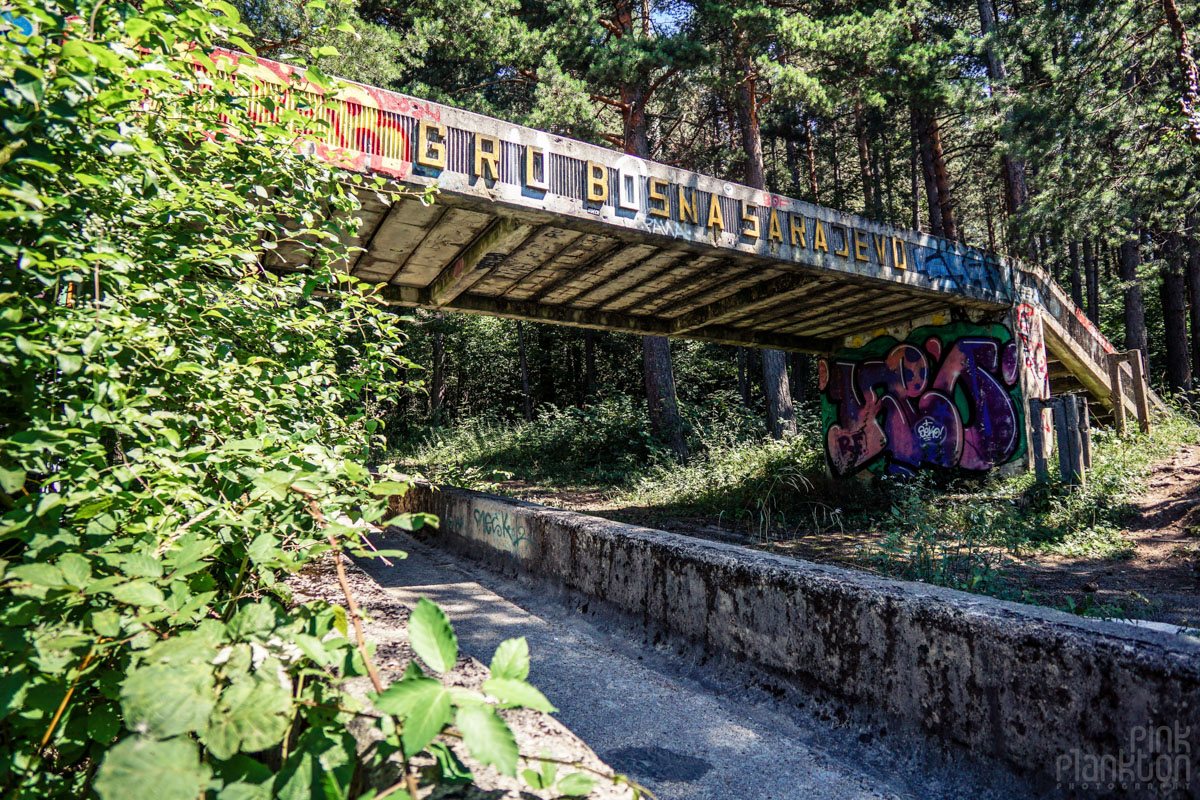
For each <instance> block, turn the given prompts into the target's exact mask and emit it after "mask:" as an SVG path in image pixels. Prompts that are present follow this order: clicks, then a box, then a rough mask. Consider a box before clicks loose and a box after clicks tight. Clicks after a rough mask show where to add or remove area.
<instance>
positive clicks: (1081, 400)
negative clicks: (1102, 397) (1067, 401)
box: [1075, 394, 1092, 472]
mask: <svg viewBox="0 0 1200 800" xmlns="http://www.w3.org/2000/svg"><path fill="white" fill-rule="evenodd" d="M1075 401H1076V402H1077V403H1078V404H1079V439H1080V444H1081V448H1080V451H1079V453H1080V456H1081V457H1082V461H1081V462H1080V464H1081V465H1082V466H1083V470H1084V472H1086V471H1087V470H1090V469H1091V468H1092V418H1091V416H1090V415H1089V414H1088V399H1087V397H1086V396H1085V395H1082V394H1081V395H1076V397H1075Z"/></svg>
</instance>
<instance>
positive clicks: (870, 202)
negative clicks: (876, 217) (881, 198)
mask: <svg viewBox="0 0 1200 800" xmlns="http://www.w3.org/2000/svg"><path fill="white" fill-rule="evenodd" d="M854 140H855V142H856V143H857V144H858V174H859V177H860V179H861V180H862V193H863V214H864V215H871V214H874V212H875V191H874V189H875V187H874V181H873V180H872V179H871V151H870V148H869V146H868V144H867V125H866V122H865V121H864V120H863V106H862V98H861V97H859V96H858V95H855V97H854Z"/></svg>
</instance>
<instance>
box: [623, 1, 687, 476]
mask: <svg viewBox="0 0 1200 800" xmlns="http://www.w3.org/2000/svg"><path fill="white" fill-rule="evenodd" d="M615 6H616V19H617V26H618V30H619V31H621V35H622V36H631V35H633V32H634V29H633V8H632V4H631V3H630V2H629V1H628V0H616V3H615ZM642 10H643V19H642V26H643V35H645V34H646V33H647V32H648V27H649V25H650V18H649V15H648V14H646V13H645V12H646V9H645V8H643V9H642ZM620 94H621V103H622V108H623V111H622V120H621V121H622V123H623V125H622V128H623V130H622V134H623V137H622V138H623V139H624V142H625V152H626V153H629V154H631V155H635V156H638V157H639V158H647V159H648V158H650V136H649V124H648V122H647V120H646V105H647V103H648V102H649V99H650V98H649V97H648V95H647V91H646V86H645V85H644V84H641V83H630V84H625V85H623V86H621V87H620ZM642 374H643V377H644V378H645V381H646V406H647V409H648V411H649V413H650V426H651V428H652V429H653V430H654V433H655V434H656V435H657V436H659V437H660V438H661V439H663V440H665V441H666V442H668V443H669V444H670V446H671V449H672V450H673V451H674V452H675V455H676V457H678V458H679V460H680V461H683V460H684V459H686V458H687V442H686V440H685V439H684V436H683V419H682V418H681V417H680V416H679V401H678V399H677V398H676V396H675V376H674V375H673V374H672V372H671V343H670V342H669V341H668V340H667V338H666V337H665V336H643V337H642Z"/></svg>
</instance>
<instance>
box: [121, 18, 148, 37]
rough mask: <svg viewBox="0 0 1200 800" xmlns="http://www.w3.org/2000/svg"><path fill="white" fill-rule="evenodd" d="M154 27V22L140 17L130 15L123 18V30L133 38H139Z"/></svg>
mask: <svg viewBox="0 0 1200 800" xmlns="http://www.w3.org/2000/svg"><path fill="white" fill-rule="evenodd" d="M153 28H154V23H152V22H151V21H150V20H148V19H143V18H142V17H131V18H130V19H127V20H125V32H126V33H127V34H129V35H130V36H131V37H133V38H134V39H141V38H142V37H143V36H145V35H146V32H147V31H149V30H151V29H153Z"/></svg>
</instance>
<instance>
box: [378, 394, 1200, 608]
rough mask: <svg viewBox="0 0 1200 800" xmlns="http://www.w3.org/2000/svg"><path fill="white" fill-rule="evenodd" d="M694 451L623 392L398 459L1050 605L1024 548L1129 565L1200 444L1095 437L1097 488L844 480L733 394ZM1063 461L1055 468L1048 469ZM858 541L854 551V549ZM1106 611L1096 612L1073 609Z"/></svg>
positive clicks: (815, 439) (1168, 424) (1173, 435)
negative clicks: (1147, 511)
mask: <svg viewBox="0 0 1200 800" xmlns="http://www.w3.org/2000/svg"><path fill="white" fill-rule="evenodd" d="M683 411H684V415H685V418H686V419H687V421H688V427H689V445H690V452H691V455H690V457H689V460H688V461H687V463H686V464H679V463H678V462H676V461H675V460H674V459H673V458H672V457H671V454H670V452H669V450H668V449H667V448H665V447H664V446H663V445H662V444H661V443H659V442H657V441H655V440H654V439H653V437H651V436H650V435H649V434H648V433H646V426H645V424H644V419H645V407H644V405H643V404H641V403H638V402H636V401H634V400H631V399H629V398H615V399H607V400H604V401H601V402H598V403H596V404H594V405H592V406H589V407H587V408H583V409H578V408H563V409H549V410H547V411H544V412H543V413H542V415H541V416H540V417H539V418H538V419H536V420H535V421H533V422H524V421H521V422H515V423H514V422H504V421H500V420H497V419H476V420H470V421H467V422H464V423H462V424H459V425H458V426H456V427H453V428H436V429H430V430H427V431H425V432H424V433H423V434H422V435H420V436H418V437H414V438H412V439H410V441H408V442H407V443H406V444H405V445H404V446H403V447H401V448H399V449H398V450H397V451H396V452H395V453H394V455H395V457H396V458H397V460H398V461H399V462H400V464H401V465H402V466H404V467H407V468H408V469H410V470H415V471H419V472H422V473H423V474H426V475H427V476H429V477H431V478H432V479H433V480H435V481H441V482H445V483H450V484H455V485H460V486H468V487H471V488H480V489H492V490H495V489H496V485H495V482H496V481H497V480H500V479H503V478H510V477H511V478H515V479H519V480H521V481H525V482H528V483H531V484H535V485H538V486H544V487H551V488H582V487H586V488H589V489H602V490H607V491H608V493H609V497H610V505H611V506H613V507H625V508H637V509H639V510H642V511H649V512H651V513H652V514H654V515H656V516H659V517H662V518H671V517H688V518H696V517H701V518H704V519H707V520H708V521H709V522H711V523H713V524H716V525H719V526H721V527H723V528H730V529H733V530H737V531H740V532H742V533H745V534H749V535H750V537H751V540H752V542H754V543H757V544H760V545H764V546H768V547H770V546H774V545H777V544H779V543H781V542H787V541H803V540H807V541H810V542H811V541H814V540H815V539H819V538H820V537H822V536H824V535H825V534H828V533H830V532H833V531H837V532H843V531H846V530H852V531H856V532H861V533H863V534H865V536H860V537H858V540H859V541H862V540H864V539H865V540H866V541H867V542H872V543H871V544H868V545H867V546H859V547H858V548H857V549H856V550H855V552H852V553H851V552H847V553H841V554H840V558H839V560H851V561H854V562H856V563H858V564H859V565H861V566H863V567H865V568H868V569H871V570H874V571H877V572H880V573H883V574H886V575H890V576H893V577H898V578H904V579H909V580H918V581H925V582H929V583H934V584H938V585H943V586H950V587H954V588H958V589H964V590H968V591H975V592H982V593H986V594H991V595H996V596H1001V597H1009V598H1012V599H1023V600H1027V601H1035V602H1036V601H1039V600H1042V601H1044V600H1045V598H1039V597H1038V596H1036V593H1030V592H1028V591H1025V590H1023V589H1022V588H1021V586H1020V584H1019V583H1018V582H1016V581H1014V580H1012V579H1011V577H1010V575H1009V574H1008V570H1007V567H1008V565H1009V562H1010V561H1011V560H1012V559H1013V558H1015V557H1020V556H1028V555H1030V554H1038V553H1043V554H1052V555H1058V556H1065V557H1075V558H1088V559H1103V560H1120V559H1122V558H1128V557H1129V556H1131V555H1132V552H1133V550H1132V545H1131V542H1130V540H1129V539H1128V537H1127V535H1126V533H1127V532H1126V526H1127V524H1128V521H1129V514H1130V512H1131V509H1132V500H1133V498H1134V497H1135V495H1136V494H1137V493H1138V492H1139V491H1140V489H1141V488H1142V480H1143V479H1144V478H1145V476H1146V475H1147V474H1148V473H1149V471H1150V469H1151V467H1152V465H1153V464H1154V463H1155V462H1156V461H1159V460H1161V459H1163V458H1166V457H1167V456H1169V455H1171V454H1172V453H1174V452H1176V451H1177V450H1178V448H1179V447H1180V446H1181V445H1182V444H1185V443H1194V442H1197V441H1200V426H1198V425H1197V424H1196V422H1195V421H1194V420H1193V418H1192V417H1191V416H1190V415H1187V414H1185V413H1173V414H1171V415H1170V416H1168V417H1166V418H1165V419H1162V420H1160V421H1158V423H1157V424H1156V425H1155V426H1154V428H1153V430H1152V431H1151V433H1150V434H1141V433H1136V432H1135V433H1131V434H1128V435H1126V436H1125V437H1118V436H1117V435H1116V434H1115V433H1113V432H1112V431H1111V430H1109V429H1095V430H1094V431H1093V440H1092V453H1093V465H1092V469H1091V470H1090V471H1089V473H1088V476H1087V486H1086V487H1085V488H1082V489H1078V488H1076V489H1072V488H1068V487H1065V486H1063V485H1062V483H1061V481H1059V480H1057V479H1056V478H1055V479H1052V480H1051V482H1050V483H1048V484H1038V483H1037V482H1036V481H1035V479H1034V476H1033V475H1032V474H1031V473H1022V474H1018V475H1013V476H1009V477H984V478H975V479H964V478H953V477H948V476H935V475H926V476H923V477H922V478H919V479H908V480H895V479H891V478H881V479H875V480H849V481H846V480H838V481H834V480H831V479H829V478H827V477H826V474H825V462H824V451H823V444H822V440H823V436H822V427H821V423H820V421H819V419H817V418H816V417H815V416H812V415H807V414H804V413H801V415H800V419H799V425H798V427H799V430H798V434H797V435H796V436H794V437H791V438H789V439H786V440H784V441H773V440H771V439H770V438H768V437H766V436H765V434H764V431H763V429H762V427H761V421H760V420H758V419H756V418H755V417H754V416H753V415H751V414H750V413H749V412H748V411H747V410H746V409H745V408H744V407H742V406H741V405H740V404H739V403H737V402H736V399H735V398H732V397H724V396H719V397H715V398H713V399H712V400H711V401H710V402H709V403H706V404H705V405H703V406H688V407H685V408H684V410H683ZM1055 465H1056V462H1055V461H1054V459H1053V457H1052V459H1051V467H1052V469H1051V472H1052V473H1053V472H1054V471H1055V470H1054V466H1055ZM847 546H850V545H847ZM1072 610H1077V611H1085V612H1087V613H1111V611H1112V610H1111V609H1105V608H1099V607H1094V608H1093V607H1085V608H1072Z"/></svg>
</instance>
